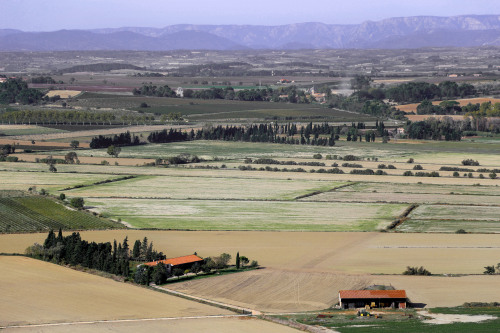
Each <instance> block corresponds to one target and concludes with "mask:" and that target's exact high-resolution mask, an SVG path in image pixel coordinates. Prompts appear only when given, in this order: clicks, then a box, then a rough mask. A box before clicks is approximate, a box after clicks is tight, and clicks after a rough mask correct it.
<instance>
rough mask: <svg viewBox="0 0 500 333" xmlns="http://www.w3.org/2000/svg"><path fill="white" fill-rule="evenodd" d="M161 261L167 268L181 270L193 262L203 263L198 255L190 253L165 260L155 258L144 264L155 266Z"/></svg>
mask: <svg viewBox="0 0 500 333" xmlns="http://www.w3.org/2000/svg"><path fill="white" fill-rule="evenodd" d="M160 262H161V263H163V264H164V265H165V266H167V268H168V269H169V270H171V269H173V268H180V269H182V270H186V269H191V267H193V265H194V264H195V263H198V264H200V265H202V264H203V259H202V258H200V257H198V256H197V255H195V254H191V255H188V256H183V257H177V258H170V259H165V260H157V261H151V262H147V263H145V264H144V265H147V266H156V265H158V264H159V263H160Z"/></svg>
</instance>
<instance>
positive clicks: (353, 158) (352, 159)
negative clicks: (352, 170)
mask: <svg viewBox="0 0 500 333" xmlns="http://www.w3.org/2000/svg"><path fill="white" fill-rule="evenodd" d="M360 159H361V158H359V157H357V156H354V155H345V156H344V158H343V160H344V161H359V160H360Z"/></svg>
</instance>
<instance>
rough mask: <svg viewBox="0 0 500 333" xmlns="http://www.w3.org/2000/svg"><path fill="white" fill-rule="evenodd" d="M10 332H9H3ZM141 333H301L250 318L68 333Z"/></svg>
mask: <svg viewBox="0 0 500 333" xmlns="http://www.w3.org/2000/svg"><path fill="white" fill-rule="evenodd" d="M5 331H6V332H10V330H9V329H7V330H5ZM12 331H13V332H14V331H15V332H20V333H25V332H26V333H30V332H36V333H58V332H60V333H66V332H67V331H68V327H67V325H55V326H52V325H51V326H37V327H29V326H25V327H22V328H18V327H16V328H15V329H12ZM141 331H147V332H162V333H178V332H183V333H200V332H204V333H233V332H238V333H256V332H270V333H300V332H301V331H298V330H296V329H293V328H290V327H288V326H284V325H280V324H275V323H272V322H270V321H266V320H260V319H257V318H251V317H222V318H221V317H208V318H206V317H204V318H203V317H201V318H185V317H179V318H159V319H153V320H149V319H145V320H141V319H138V320H124V321H114V322H113V321H111V322H110V321H101V322H95V323H80V324H77V323H75V324H72V325H71V332H74V333H93V332H117V333H136V332H141Z"/></svg>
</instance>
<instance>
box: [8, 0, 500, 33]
mask: <svg viewBox="0 0 500 333" xmlns="http://www.w3.org/2000/svg"><path fill="white" fill-rule="evenodd" d="M465 14H498V15H500V0H342V1H338V0H300V1H299V0H251V1H241V0H239V1H238V0H231V1H228V0H175V1H174V0H139V1H138V0H133V1H132V0H0V29H6V28H11V29H19V30H24V31H54V30H61V29H95V28H118V27H155V28H161V27H165V26H168V25H173V24H252V25H283V24H290V23H302V22H322V23H327V24H358V23H362V22H364V21H379V20H382V19H385V18H391V17H402V16H422V15H430V16H455V15H465Z"/></svg>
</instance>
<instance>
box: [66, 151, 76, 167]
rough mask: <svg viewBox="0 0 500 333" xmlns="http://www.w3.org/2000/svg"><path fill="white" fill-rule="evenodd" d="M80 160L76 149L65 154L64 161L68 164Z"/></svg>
mask: <svg viewBox="0 0 500 333" xmlns="http://www.w3.org/2000/svg"><path fill="white" fill-rule="evenodd" d="M76 160H78V155H77V154H76V153H75V152H74V151H70V152H69V153H67V154H66V155H65V156H64V161H66V163H68V164H73V163H75V161H76Z"/></svg>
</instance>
